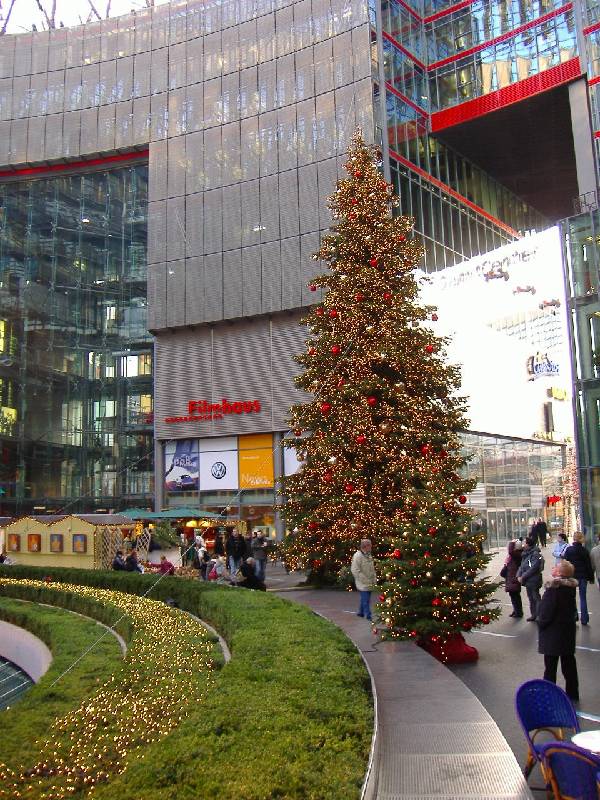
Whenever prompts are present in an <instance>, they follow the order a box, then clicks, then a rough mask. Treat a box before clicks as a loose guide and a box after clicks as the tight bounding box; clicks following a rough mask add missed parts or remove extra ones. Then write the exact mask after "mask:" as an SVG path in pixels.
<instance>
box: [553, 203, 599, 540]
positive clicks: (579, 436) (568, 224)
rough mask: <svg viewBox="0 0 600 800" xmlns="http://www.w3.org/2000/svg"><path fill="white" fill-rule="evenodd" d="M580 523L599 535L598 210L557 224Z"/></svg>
mask: <svg viewBox="0 0 600 800" xmlns="http://www.w3.org/2000/svg"><path fill="white" fill-rule="evenodd" d="M562 228H563V235H564V241H565V263H566V268H567V269H566V272H567V299H568V302H569V309H568V310H569V319H570V325H571V347H572V358H573V374H574V381H575V386H574V393H573V396H574V405H575V409H574V410H575V422H576V426H575V433H576V440H577V454H578V462H579V483H580V492H581V511H582V523H583V526H584V528H585V531H586V532H587V533H588V534H590V535H593V534H596V535H597V534H598V533H600V294H599V293H600V278H599V276H600V271H599V270H600V211H598V210H595V211H592V212H590V213H587V214H580V215H579V216H577V217H572V218H570V219H568V220H565V222H564V223H563V224H562Z"/></svg>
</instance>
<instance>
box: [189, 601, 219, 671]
mask: <svg viewBox="0 0 600 800" xmlns="http://www.w3.org/2000/svg"><path fill="white" fill-rule="evenodd" d="M181 610H183V609H181ZM183 613H184V614H187V615H188V617H191V618H192V619H195V620H196V622H199V623H200V625H202V627H203V628H206V630H207V631H209V632H210V633H212V634H213V636H216V637H217V639H218V640H219V644H220V646H221V650H222V651H223V658H224V659H225V663H226V664H227V663H228V662H229V661H231V650H230V649H229V647H228V646H227V642H226V641H225V639H224V638H223V637H222V636H221V634H220V633H219V631H217V630H216V629H215V628H213V627H212V625H209V624H208V622H205V621H204V620H203V619H200V617H197V616H196V615H195V614H192V612H191V611H184V612H183Z"/></svg>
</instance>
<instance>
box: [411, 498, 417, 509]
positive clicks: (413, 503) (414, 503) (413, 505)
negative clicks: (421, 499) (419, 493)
mask: <svg viewBox="0 0 600 800" xmlns="http://www.w3.org/2000/svg"><path fill="white" fill-rule="evenodd" d="M418 505H419V504H418V503H417V501H416V500H413V501H412V503H411V506H412V507H413V508H416V507H417V506H418Z"/></svg>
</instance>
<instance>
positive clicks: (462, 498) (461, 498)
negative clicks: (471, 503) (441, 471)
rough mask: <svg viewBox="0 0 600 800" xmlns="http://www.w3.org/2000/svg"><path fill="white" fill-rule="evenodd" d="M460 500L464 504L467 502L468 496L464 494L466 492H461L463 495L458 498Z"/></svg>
mask: <svg viewBox="0 0 600 800" xmlns="http://www.w3.org/2000/svg"><path fill="white" fill-rule="evenodd" d="M458 502H459V503H461V504H462V505H464V504H465V503H466V502H467V498H466V497H465V496H464V494H461V496H460V497H459V498H458Z"/></svg>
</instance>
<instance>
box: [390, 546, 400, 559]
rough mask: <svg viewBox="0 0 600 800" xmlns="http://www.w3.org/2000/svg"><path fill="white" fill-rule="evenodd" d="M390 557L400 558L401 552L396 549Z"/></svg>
mask: <svg viewBox="0 0 600 800" xmlns="http://www.w3.org/2000/svg"><path fill="white" fill-rule="evenodd" d="M392 555H393V556H394V558H402V551H401V550H398V548H396V549H395V550H394V552H393V553H392Z"/></svg>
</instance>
